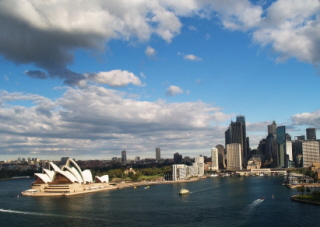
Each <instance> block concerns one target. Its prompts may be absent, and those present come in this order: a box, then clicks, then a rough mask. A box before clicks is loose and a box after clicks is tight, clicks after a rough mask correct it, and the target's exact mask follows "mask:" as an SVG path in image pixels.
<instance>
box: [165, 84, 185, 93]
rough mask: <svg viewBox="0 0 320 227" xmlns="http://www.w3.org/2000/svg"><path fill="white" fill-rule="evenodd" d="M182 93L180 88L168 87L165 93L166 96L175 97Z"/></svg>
mask: <svg viewBox="0 0 320 227" xmlns="http://www.w3.org/2000/svg"><path fill="white" fill-rule="evenodd" d="M182 93H183V90H182V89H181V88H180V87H178V86H174V85H170V86H169V87H168V89H167V91H166V96H175V95H178V94H182Z"/></svg>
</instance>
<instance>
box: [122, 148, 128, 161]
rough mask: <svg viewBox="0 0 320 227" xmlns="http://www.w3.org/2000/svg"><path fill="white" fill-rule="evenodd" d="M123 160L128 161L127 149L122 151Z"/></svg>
mask: <svg viewBox="0 0 320 227" xmlns="http://www.w3.org/2000/svg"><path fill="white" fill-rule="evenodd" d="M121 161H122V162H126V161H127V152H126V150H123V151H121Z"/></svg>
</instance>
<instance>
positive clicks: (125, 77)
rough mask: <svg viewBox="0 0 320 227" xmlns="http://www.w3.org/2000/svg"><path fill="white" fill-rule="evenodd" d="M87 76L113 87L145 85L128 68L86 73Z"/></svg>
mask: <svg viewBox="0 0 320 227" xmlns="http://www.w3.org/2000/svg"><path fill="white" fill-rule="evenodd" d="M85 76H86V77H87V80H89V81H94V82H96V83H98V84H107V85H109V86H111V87H123V86H128V85H129V84H133V85H136V86H144V84H142V83H141V80H140V79H139V78H138V77H136V76H135V75H134V74H133V73H131V72H128V71H126V70H111V71H109V72H99V73H91V74H85Z"/></svg>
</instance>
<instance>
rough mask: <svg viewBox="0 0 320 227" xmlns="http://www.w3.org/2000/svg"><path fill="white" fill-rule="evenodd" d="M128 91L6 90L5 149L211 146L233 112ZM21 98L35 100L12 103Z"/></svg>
mask: <svg viewBox="0 0 320 227" xmlns="http://www.w3.org/2000/svg"><path fill="white" fill-rule="evenodd" d="M129 96H130V94H128V93H123V92H118V91H115V90H111V89H105V88H102V87H98V86H92V85H89V86H87V87H86V88H83V89H75V88H71V87H69V88H67V90H66V92H65V93H64V94H63V96H61V97H60V98H58V99H57V100H50V99H47V98H44V97H42V96H39V95H34V94H22V93H9V92H6V91H2V92H1V95H0V105H1V112H0V132H1V133H2V135H3V136H1V137H0V149H1V152H2V154H9V153H10V154H15V153H18V154H24V153H25V154H31V153H32V152H33V153H34V154H44V155H45V154H51V155H54V154H57V155H60V156H61V155H64V154H65V155H68V154H77V155H81V154H88V153H92V154H100V153H103V152H105V151H110V152H111V153H112V152H114V153H115V154H118V153H119V152H120V151H121V150H122V149H128V150H129V151H130V152H136V155H138V154H139V155H141V156H144V155H147V154H148V153H145V152H149V151H152V150H153V148H154V147H156V146H159V145H162V147H163V148H165V147H166V148H167V149H169V148H170V149H178V148H179V149H183V148H187V147H188V148H191V147H193V148H200V147H206V146H208V147H211V146H212V143H213V141H212V134H213V132H212V131H213V128H214V126H212V124H213V125H216V124H218V123H219V122H222V121H225V120H226V119H229V118H230V115H228V114H225V113H223V112H221V111H220V108H218V107H214V106H210V105H209V104H206V103H203V102H186V103H166V102H165V101H163V100H158V101H155V102H146V101H139V100H136V99H130V98H128V97H129ZM21 100H29V101H32V102H33V104H32V105H31V106H30V107H22V106H18V105H10V103H12V102H13V101H21ZM216 130H217V132H214V133H217V134H218V133H221V128H220V127H217V128H216ZM221 135H223V133H221V134H220V136H221ZM216 140H217V142H218V140H219V139H218V137H216ZM195 141H197V142H195ZM208 143H209V144H208ZM164 150H165V149H164ZM169 154H170V155H171V153H170V152H169Z"/></svg>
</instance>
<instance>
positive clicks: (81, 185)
mask: <svg viewBox="0 0 320 227" xmlns="http://www.w3.org/2000/svg"><path fill="white" fill-rule="evenodd" d="M35 179H36V180H35V182H33V183H32V186H31V189H28V190H25V191H23V192H22V193H21V194H22V195H25V196H59V195H76V194H83V193H90V192H95V191H101V190H107V189H115V187H114V186H112V185H110V184H109V176H108V175H104V176H101V177H99V176H96V177H95V180H94V181H93V177H92V174H91V171H90V170H88V169H86V170H84V171H81V169H80V167H79V166H78V165H77V163H76V162H75V161H74V160H72V159H70V158H69V159H68V160H67V162H66V164H65V165H64V166H62V167H61V169H60V168H59V167H58V166H57V165H55V164H54V163H53V162H50V163H49V169H43V172H42V173H35Z"/></svg>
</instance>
